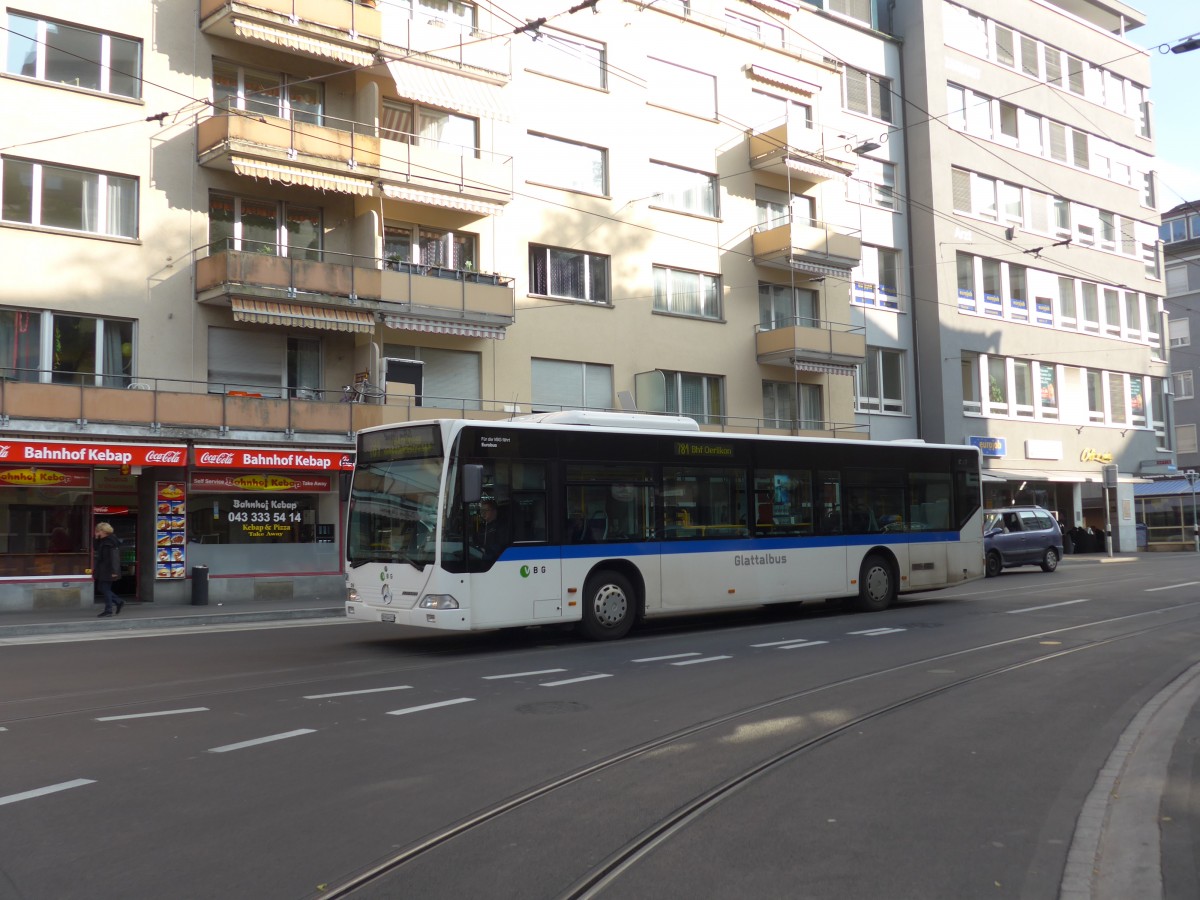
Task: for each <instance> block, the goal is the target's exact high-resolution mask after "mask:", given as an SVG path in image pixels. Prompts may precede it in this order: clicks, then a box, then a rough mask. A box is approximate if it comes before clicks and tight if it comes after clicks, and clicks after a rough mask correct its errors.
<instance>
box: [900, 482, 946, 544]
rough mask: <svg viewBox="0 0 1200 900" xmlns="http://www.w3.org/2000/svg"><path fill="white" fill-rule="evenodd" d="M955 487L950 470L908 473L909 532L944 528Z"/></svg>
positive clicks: (944, 529) (941, 529) (942, 529)
mask: <svg viewBox="0 0 1200 900" xmlns="http://www.w3.org/2000/svg"><path fill="white" fill-rule="evenodd" d="M953 497H954V486H953V483H952V481H951V478H950V473H949V472H946V473H942V472H909V473H908V503H909V506H908V527H909V530H910V531H947V530H949V528H950V504H951V501H952V500H953Z"/></svg>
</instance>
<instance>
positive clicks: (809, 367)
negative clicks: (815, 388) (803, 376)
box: [792, 359, 854, 376]
mask: <svg viewBox="0 0 1200 900" xmlns="http://www.w3.org/2000/svg"><path fill="white" fill-rule="evenodd" d="M792 365H793V366H795V369H796V371H797V372H819V373H820V374H822V375H850V376H853V375H854V366H839V365H837V364H836V363H822V362H809V361H808V360H804V359H798V360H796V361H795V362H794V363H792Z"/></svg>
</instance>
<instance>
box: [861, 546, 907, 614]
mask: <svg viewBox="0 0 1200 900" xmlns="http://www.w3.org/2000/svg"><path fill="white" fill-rule="evenodd" d="M898 593H899V591H898V589H897V585H896V575H895V573H894V572H893V570H892V567H891V565H889V564H888V561H887V560H886V559H884V558H883V557H882V556H880V555H879V554H877V553H873V554H871V555H870V556H868V557H867V558H866V559H864V560H863V564H862V568H861V569H860V570H859V573H858V602H857V604H856V606H857V607H858V609H860V610H861V611H862V612H879V611H880V610H884V609H887V608H888V607H889V606H891V605H892V604H893V603H895V602H896V596H897V594H898Z"/></svg>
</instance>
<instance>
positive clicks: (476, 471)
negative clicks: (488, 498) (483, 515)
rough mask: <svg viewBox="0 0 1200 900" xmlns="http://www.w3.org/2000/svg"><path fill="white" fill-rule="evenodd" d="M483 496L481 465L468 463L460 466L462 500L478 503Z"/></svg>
mask: <svg viewBox="0 0 1200 900" xmlns="http://www.w3.org/2000/svg"><path fill="white" fill-rule="evenodd" d="M482 498H483V466H481V465H479V464H478V463H468V464H467V465H465V466H463V467H462V501H463V503H478V502H479V501H480V500H481V499H482Z"/></svg>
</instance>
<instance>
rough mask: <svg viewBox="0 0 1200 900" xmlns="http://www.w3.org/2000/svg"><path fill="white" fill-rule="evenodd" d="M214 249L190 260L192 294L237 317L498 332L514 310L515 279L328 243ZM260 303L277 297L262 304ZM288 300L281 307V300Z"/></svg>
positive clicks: (334, 326) (340, 326)
mask: <svg viewBox="0 0 1200 900" xmlns="http://www.w3.org/2000/svg"><path fill="white" fill-rule="evenodd" d="M248 243H249V242H246V241H243V242H242V245H241V247H242V249H237V250H232V249H229V250H226V249H218V250H217V251H215V252H212V253H210V255H208V256H201V257H200V258H198V259H197V260H196V276H195V280H196V300H197V301H198V302H200V303H207V304H213V305H217V306H229V307H232V308H233V310H234V318H235V319H238V320H239V321H253V322H264V323H267V324H276V325H286V324H289V322H288V320H289V319H294V320H296V321H298V322H301V323H302V324H304V325H306V327H315V328H324V329H327V330H333V331H361V332H364V333H366V332H374V331H375V324H376V321H377V319H378V318H379V317H382V319H383V323H384V324H385V325H387V326H388V327H391V328H400V329H404V330H409V331H428V332H435V333H439V334H457V335H461V336H465V337H486V338H503V336H504V332H505V329H506V328H507V327H508V326H509V325H511V324H512V323H513V321H514V320H515V318H516V295H515V291H514V289H513V279H512V278H509V277H507V276H504V275H497V274H491V273H483V272H476V271H473V270H464V269H448V268H442V267H438V266H419V265H415V264H409V263H394V262H390V261H389V262H387V263H386V266H387V268H384V266H385V263H384V262H383V261H381V260H378V259H374V258H372V257H361V256H351V255H349V254H337V253H331V252H328V251H324V252H320V251H318V252H316V257H317V258H309V259H304V258H292V257H282V256H276V255H274V250H275V248H274V247H273V246H270V245H258V246H259V248H260V249H262V250H264V251H266V252H251V250H250V249H248V248H247V246H246V245H247V244H248ZM263 304H276V305H277V306H276V307H273V306H264V305H263ZM285 307H286V308H285Z"/></svg>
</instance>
